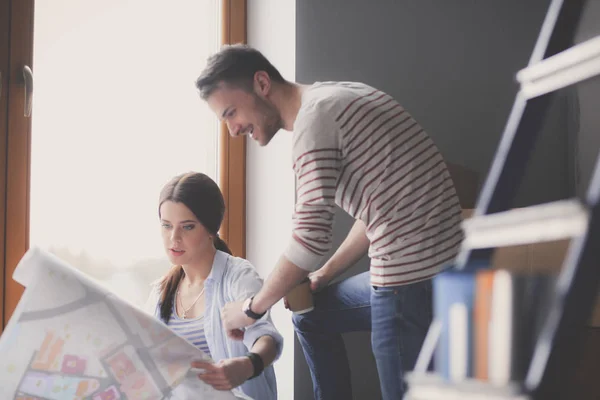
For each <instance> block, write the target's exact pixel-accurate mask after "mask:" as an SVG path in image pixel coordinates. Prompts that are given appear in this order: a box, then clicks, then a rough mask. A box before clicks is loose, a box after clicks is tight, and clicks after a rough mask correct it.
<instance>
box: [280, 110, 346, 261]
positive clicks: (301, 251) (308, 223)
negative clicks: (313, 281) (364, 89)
mask: <svg viewBox="0 0 600 400" xmlns="http://www.w3.org/2000/svg"><path fill="white" fill-rule="evenodd" d="M338 141H339V139H338V129H337V127H336V126H335V121H334V120H333V117H332V116H331V115H329V114H328V113H327V112H326V111H325V110H324V107H320V106H319V105H317V104H315V105H313V106H311V107H308V108H307V109H304V110H302V112H301V113H299V114H298V118H297V119H296V124H295V125H294V143H293V150H292V154H293V161H294V172H295V175H296V206H295V209H294V214H293V217H292V237H291V240H290V242H289V244H288V247H287V249H286V250H285V252H284V256H285V257H286V258H287V259H288V260H290V261H291V262H292V263H294V264H295V265H297V266H298V267H300V268H302V269H304V270H307V271H314V270H315V269H316V268H317V267H318V264H319V261H320V260H321V258H322V257H323V255H325V254H326V253H327V252H328V251H329V250H330V249H331V239H332V230H333V219H334V213H335V192H336V186H337V181H338V177H339V175H340V169H341V149H340V147H339V145H338Z"/></svg>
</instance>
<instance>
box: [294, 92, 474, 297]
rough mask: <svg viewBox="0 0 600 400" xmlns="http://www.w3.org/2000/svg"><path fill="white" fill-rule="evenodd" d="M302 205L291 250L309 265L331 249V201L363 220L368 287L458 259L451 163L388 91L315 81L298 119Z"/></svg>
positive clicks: (406, 279)
mask: <svg viewBox="0 0 600 400" xmlns="http://www.w3.org/2000/svg"><path fill="white" fill-rule="evenodd" d="M292 154H293V162H294V165H293V168H294V172H295V175H296V206H295V211H294V216H293V234H292V240H291V241H290V244H289V245H288V247H287V249H286V251H285V253H284V254H285V256H286V257H287V258H288V259H289V260H290V261H291V262H293V263H294V264H296V265H298V266H299V267H300V268H303V269H305V270H308V271H312V270H314V269H316V268H317V266H318V263H319V261H320V260H321V258H322V257H323V255H324V254H325V253H327V252H328V251H329V250H330V249H331V239H332V227H333V217H334V211H335V205H338V206H339V207H340V208H342V209H343V210H345V211H346V212H347V213H348V214H350V215H351V216H352V217H354V218H356V219H360V220H362V221H363V222H364V223H365V225H366V226H367V237H368V238H369V240H370V246H369V257H370V259H371V268H370V271H371V283H372V284H373V285H375V286H391V285H403V284H407V283H412V282H417V281H420V280H425V279H428V278H431V277H432V276H434V275H435V274H437V273H438V272H440V271H441V270H442V269H444V266H445V264H447V263H448V262H451V261H452V260H453V259H454V257H455V256H456V254H457V252H458V249H459V247H460V242H461V240H462V230H461V227H460V222H461V210H460V205H459V202H458V197H457V195H456V191H455V189H454V185H453V183H452V179H451V178H450V175H449V173H448V170H447V168H446V164H445V162H444V160H443V158H442V156H441V154H440V153H439V151H438V149H437V147H436V146H435V144H434V143H433V141H432V140H431V138H430V137H429V136H428V135H427V133H425V131H424V130H423V128H421V127H420V126H419V124H417V122H416V121H415V120H414V119H413V118H412V117H411V116H410V115H409V114H408V113H407V112H406V111H405V110H404V109H403V108H402V107H401V106H400V104H398V103H397V102H396V101H395V100H394V99H393V98H392V97H390V96H389V95H387V94H385V93H383V92H381V91H379V90H376V89H374V88H372V87H369V86H367V85H364V84H361V83H354V82H320V83H315V84H314V85H312V86H311V87H309V88H308V89H307V90H306V91H305V92H304V94H303V96H302V104H301V107H300V110H299V112H298V115H297V118H296V121H295V124H294V137H293V150H292Z"/></svg>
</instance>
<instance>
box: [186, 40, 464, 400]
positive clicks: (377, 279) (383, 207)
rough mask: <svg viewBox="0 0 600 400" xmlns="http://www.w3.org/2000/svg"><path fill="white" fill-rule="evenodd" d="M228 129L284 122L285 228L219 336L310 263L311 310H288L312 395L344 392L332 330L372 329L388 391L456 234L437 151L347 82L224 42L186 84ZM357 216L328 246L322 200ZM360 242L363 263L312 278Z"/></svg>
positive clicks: (407, 365) (231, 307)
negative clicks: (300, 71)
mask: <svg viewBox="0 0 600 400" xmlns="http://www.w3.org/2000/svg"><path fill="white" fill-rule="evenodd" d="M196 86H197V88H198V89H199V91H200V95H201V96H202V98H203V99H205V100H206V101H207V102H208V104H209V106H210V108H211V109H212V110H213V111H214V112H215V113H216V114H217V115H218V116H219V118H221V119H222V120H223V121H225V122H226V123H227V126H228V128H229V132H230V133H231V135H232V136H234V137H237V136H240V135H245V134H247V135H249V136H250V137H251V138H252V139H254V140H256V141H257V142H258V144H259V145H261V146H266V145H267V144H268V143H269V142H270V140H271V139H272V138H273V136H274V135H275V134H276V133H277V132H278V131H279V130H280V129H284V130H286V131H290V132H293V135H294V137H293V148H292V157H293V162H294V172H295V174H296V180H297V182H296V207H295V213H294V216H293V232H292V233H291V238H290V242H289V245H288V247H287V249H285V250H284V252H283V254H282V255H281V257H280V259H279V261H278V263H277V265H276V266H275V268H274V269H273V272H272V273H271V275H270V276H269V278H268V279H267V280H266V282H265V285H264V286H263V288H262V290H261V291H260V292H259V293H257V294H256V296H254V297H253V298H250V299H247V300H246V301H241V302H238V303H229V304H227V305H226V306H225V307H224V308H223V310H222V320H223V323H224V325H225V327H226V329H227V330H229V331H230V332H232V336H235V334H234V331H235V330H236V329H239V328H243V327H245V326H249V325H251V324H253V323H254V322H255V321H256V320H257V319H260V318H261V316H262V315H263V314H264V313H265V312H266V311H267V310H268V309H269V308H270V307H271V306H273V304H275V303H276V302H277V301H279V300H280V299H281V298H282V297H284V296H285V295H286V294H287V293H288V292H289V291H290V289H292V288H293V287H294V286H295V285H297V284H298V283H299V282H300V281H301V280H302V279H303V278H305V277H306V276H307V275H308V274H309V273H311V274H310V275H309V277H310V279H311V281H312V287H313V288H315V289H316V288H317V287H321V288H324V289H323V290H322V291H321V292H319V293H317V294H316V295H315V309H314V310H313V311H312V312H309V313H307V314H304V315H303V316H301V317H295V318H294V324H295V326H296V331H297V333H298V337H299V339H300V341H301V343H302V346H303V349H304V353H305V356H306V358H307V362H308V364H309V367H310V370H311V375H312V380H313V387H314V391H315V398H316V399H350V398H352V395H351V388H350V376H349V375H350V372H349V367H348V362H347V358H346V353H345V350H344V347H343V342H342V339H341V336H340V335H341V333H343V332H348V331H357V330H371V331H372V346H373V353H374V355H375V359H376V362H377V369H378V372H379V377H380V384H381V391H382V394H383V398H384V399H400V398H401V397H402V395H403V392H404V385H405V384H404V380H403V371H406V370H409V369H412V368H413V367H414V363H415V361H416V358H417V356H418V353H419V350H420V347H421V345H422V342H423V339H424V337H425V334H426V332H427V329H428V327H429V323H430V321H431V314H432V311H431V307H432V306H431V301H432V299H431V278H432V277H433V276H434V275H436V274H437V273H439V272H440V271H442V269H443V268H444V265H445V264H447V263H448V262H450V261H452V260H453V258H454V257H455V256H456V254H457V252H458V248H459V245H460V242H461V240H462V231H461V229H460V221H461V216H460V215H461V214H460V206H459V202H458V198H457V196H456V192H455V190H454V186H453V183H452V180H451V178H450V175H449V173H448V171H447V169H446V165H445V163H444V160H443V158H442V156H441V155H440V153H439V151H438V149H437V148H436V146H435V145H434V143H433V142H432V140H431V139H430V138H429V136H428V135H427V134H426V133H425V132H424V131H423V129H422V128H421V127H420V126H419V125H418V124H417V122H416V121H415V120H414V119H413V118H412V117H411V116H410V115H409V114H408V113H407V112H406V111H405V110H404V109H403V108H402V107H401V106H400V105H399V104H398V103H397V102H396V101H395V100H394V99H393V98H391V97H390V96H389V95H387V94H385V93H383V92H381V91H379V90H377V89H374V88H372V87H369V86H367V85H365V84H362V83H355V82H318V83H314V84H312V85H299V84H295V83H292V82H288V81H286V80H284V79H283V77H282V76H281V74H280V73H279V72H278V71H277V69H276V68H275V67H274V66H273V65H271V63H270V62H269V61H268V60H267V59H266V58H265V57H264V56H263V55H262V54H261V53H260V52H258V51H257V50H255V49H252V48H250V47H248V46H242V45H235V46H229V47H226V48H224V49H223V50H221V51H220V52H219V53H217V54H215V55H213V56H212V57H210V58H209V60H208V64H207V66H206V68H205V70H204V71H203V72H202V74H201V76H200V77H199V78H198V80H197V82H196ZM335 204H337V205H338V206H340V207H341V208H342V209H344V210H345V211H347V212H348V213H349V214H350V215H351V216H352V217H354V218H355V219H356V222H355V224H354V226H353V227H352V229H351V231H350V233H349V234H348V236H347V238H346V239H345V241H344V243H343V244H342V245H341V246H340V248H339V249H338V250H337V252H336V253H335V254H334V256H332V257H331V259H330V260H328V261H327V263H326V264H325V265H324V266H323V267H322V268H321V269H319V270H317V271H315V270H316V269H317V266H318V265H319V262H320V260H321V258H322V257H323V255H324V254H325V253H327V252H328V250H329V249H330V248H331V237H332V224H333V213H334V205H335ZM367 251H368V254H369V257H370V259H371V267H370V273H365V274H361V275H357V276H355V277H353V278H350V279H347V280H345V281H343V282H341V283H339V284H336V285H331V286H328V287H325V286H326V285H327V283H328V282H329V281H330V280H331V279H333V278H334V277H335V276H337V275H339V274H340V273H342V272H343V271H344V270H346V269H347V268H348V267H350V266H351V265H352V264H354V263H355V262H356V261H357V260H358V259H359V258H360V257H362V256H363V255H364V254H365V253H366V252H367Z"/></svg>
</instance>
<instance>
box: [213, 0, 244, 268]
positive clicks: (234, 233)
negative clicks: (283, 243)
mask: <svg viewBox="0 0 600 400" xmlns="http://www.w3.org/2000/svg"><path fill="white" fill-rule="evenodd" d="M221 10H222V24H221V39H222V40H221V44H222V45H227V44H236V43H246V40H247V37H246V21H247V0H221ZM219 149H220V151H219V153H220V154H219V186H220V187H221V191H222V192H223V197H224V198H225V206H226V207H227V211H226V212H225V218H224V219H223V224H222V225H221V232H220V235H221V236H222V237H223V239H224V240H225V241H226V242H227V244H228V245H229V248H230V249H231V251H232V252H233V254H234V255H236V256H238V257H242V258H245V257H246V136H242V137H238V138H235V139H234V138H232V137H231V136H230V135H229V130H228V129H227V125H226V124H225V123H224V122H221V124H220V131H219Z"/></svg>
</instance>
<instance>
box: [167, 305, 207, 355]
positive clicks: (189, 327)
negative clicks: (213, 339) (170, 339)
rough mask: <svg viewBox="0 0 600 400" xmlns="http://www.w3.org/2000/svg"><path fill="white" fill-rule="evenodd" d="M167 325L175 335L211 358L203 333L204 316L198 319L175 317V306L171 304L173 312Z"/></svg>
mask: <svg viewBox="0 0 600 400" xmlns="http://www.w3.org/2000/svg"><path fill="white" fill-rule="evenodd" d="M167 325H168V326H169V328H171V329H172V330H173V332H175V333H176V334H177V335H179V336H181V337H182V338H184V339H185V340H187V341H188V342H190V343H191V344H193V345H194V346H196V347H197V348H199V349H200V350H202V351H203V352H204V353H206V355H207V356H209V357H211V355H210V349H209V348H208V341H207V340H206V335H205V333H204V315H201V316H200V317H198V318H190V319H182V318H180V317H179V315H177V312H176V311H175V304H173V312H172V313H171V318H170V319H169V323H168V324H167Z"/></svg>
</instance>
